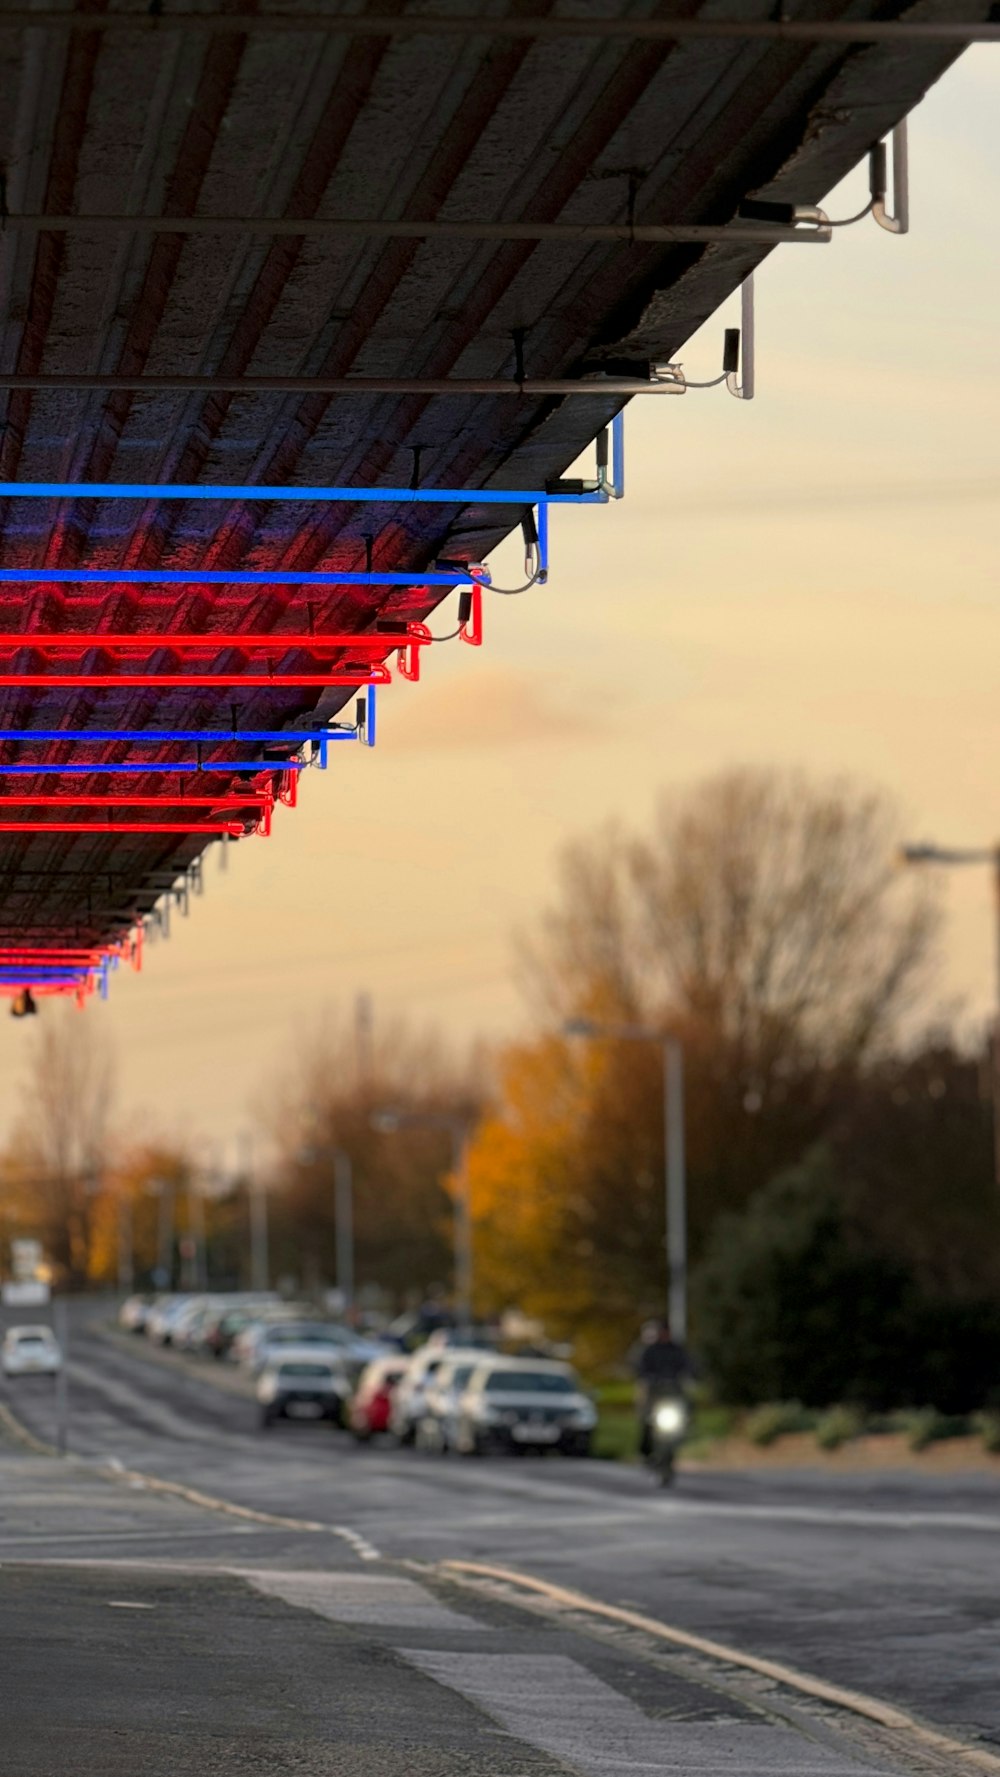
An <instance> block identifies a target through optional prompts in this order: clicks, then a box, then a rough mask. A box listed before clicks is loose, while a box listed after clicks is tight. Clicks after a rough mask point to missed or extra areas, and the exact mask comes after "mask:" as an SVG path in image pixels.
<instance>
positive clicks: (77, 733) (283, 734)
mask: <svg viewBox="0 0 1000 1777" xmlns="http://www.w3.org/2000/svg"><path fill="white" fill-rule="evenodd" d="M357 738H358V737H357V735H356V734H354V733H352V732H351V731H350V730H349V729H345V728H292V729H286V728H229V729H226V728H0V740H17V741H56V740H74V741H106V740H132V741H144V742H145V743H146V745H147V746H158V745H159V743H160V742H161V741H175V740H187V741H202V742H203V743H204V745H205V746H219V747H224V746H227V745H228V744H229V743H230V742H232V741H236V740H240V741H243V740H246V741H271V742H276V741H288V742H289V744H290V745H292V746H301V745H302V744H303V743H304V742H305V741H307V740H312V741H316V742H319V741H321V740H325V741H331V740H357Z"/></svg>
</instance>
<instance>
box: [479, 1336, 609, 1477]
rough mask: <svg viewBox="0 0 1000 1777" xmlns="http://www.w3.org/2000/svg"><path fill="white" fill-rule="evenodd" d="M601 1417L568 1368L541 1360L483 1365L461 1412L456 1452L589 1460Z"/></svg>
mask: <svg viewBox="0 0 1000 1777" xmlns="http://www.w3.org/2000/svg"><path fill="white" fill-rule="evenodd" d="M596 1424H597V1412H596V1409H595V1407H594V1403H593V1401H592V1400H591V1399H590V1396H589V1395H588V1394H586V1393H585V1392H584V1390H583V1387H582V1386H581V1384H580V1382H579V1380H578V1379H577V1377H576V1376H575V1374H574V1372H573V1371H572V1370H571V1369H570V1367H569V1365H568V1364H561V1363H552V1362H550V1361H546V1360H545V1359H541V1358H513V1357H508V1358H491V1359H489V1360H488V1361H487V1362H486V1363H482V1362H480V1363H479V1364H478V1365H477V1367H476V1369H475V1370H474V1371H473V1374H472V1377H471V1378H470V1381H469V1386H468V1388H467V1389H466V1390H465V1393H464V1394H463V1395H462V1397H461V1400H460V1401H459V1403H458V1408H457V1424H456V1429H455V1448H456V1449H457V1450H460V1451H461V1452H462V1454H463V1456H484V1455H486V1454H487V1453H488V1452H490V1451H493V1450H513V1451H523V1450H560V1451H561V1452H562V1453H563V1455H565V1456H589V1455H590V1444H591V1439H592V1437H593V1433H594V1427H595V1426H596Z"/></svg>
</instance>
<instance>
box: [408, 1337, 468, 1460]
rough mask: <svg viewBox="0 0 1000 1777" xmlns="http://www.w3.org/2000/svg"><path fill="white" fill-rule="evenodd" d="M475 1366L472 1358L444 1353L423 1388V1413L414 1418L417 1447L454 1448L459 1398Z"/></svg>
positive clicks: (431, 1448)
mask: <svg viewBox="0 0 1000 1777" xmlns="http://www.w3.org/2000/svg"><path fill="white" fill-rule="evenodd" d="M475 1368H476V1363H475V1359H474V1358H472V1357H465V1358H463V1359H462V1361H461V1362H460V1363H452V1362H451V1360H450V1358H449V1357H448V1355H447V1353H445V1361H444V1363H442V1365H441V1367H440V1369H437V1370H435V1371H434V1374H433V1375H432V1376H431V1379H430V1381H429V1383H428V1385H427V1387H426V1389H425V1391H424V1406H423V1413H422V1415H421V1417H420V1419H418V1421H417V1430H416V1440H415V1441H416V1444H417V1447H418V1449H420V1450H440V1451H442V1452H443V1451H447V1450H454V1448H455V1438H456V1435H457V1430H458V1412H459V1402H460V1401H461V1398H462V1396H463V1394H464V1393H465V1390H466V1389H467V1387H468V1386H469V1383H470V1381H471V1379H472V1376H473V1373H474V1371H475Z"/></svg>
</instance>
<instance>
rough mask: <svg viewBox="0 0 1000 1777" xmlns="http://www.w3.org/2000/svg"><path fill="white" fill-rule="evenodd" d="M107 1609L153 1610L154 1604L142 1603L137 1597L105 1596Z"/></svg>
mask: <svg viewBox="0 0 1000 1777" xmlns="http://www.w3.org/2000/svg"><path fill="white" fill-rule="evenodd" d="M104 1602H105V1604H106V1605H107V1607H108V1609H109V1610H155V1609H156V1605H155V1604H143V1603H142V1602H141V1601H140V1600H139V1599H138V1598H106V1599H105V1600H104Z"/></svg>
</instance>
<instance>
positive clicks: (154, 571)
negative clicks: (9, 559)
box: [0, 568, 489, 642]
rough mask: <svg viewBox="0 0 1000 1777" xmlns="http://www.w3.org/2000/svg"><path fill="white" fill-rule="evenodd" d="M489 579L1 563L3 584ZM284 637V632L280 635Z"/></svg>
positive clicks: (459, 582)
mask: <svg viewBox="0 0 1000 1777" xmlns="http://www.w3.org/2000/svg"><path fill="white" fill-rule="evenodd" d="M477 580H478V581H479V583H480V584H481V585H483V586H488V585H489V578H488V576H486V575H485V574H482V573H479V574H472V573H461V572H458V571H456V572H455V573H448V574H446V573H443V572H442V571H441V570H440V569H434V570H433V571H432V572H429V573H426V574H425V573H423V572H421V570H420V569H419V568H414V569H412V571H411V572H409V573H407V574H400V573H396V572H389V571H388V570H386V571H385V572H384V573H379V572H378V571H373V572H366V573H360V572H359V573H348V572H347V570H346V569H345V570H343V571H338V570H336V569H333V568H325V569H322V570H319V571H317V572H315V573H313V572H308V573H298V572H288V571H286V570H285V569H283V568H275V569H273V570H271V569H269V568H254V569H242V570H238V569H236V568H0V584H6V585H15V586H25V585H27V586H35V585H38V586H414V585H420V586H466V585H470V584H474V583H475V582H476V581H477ZM275 639H276V642H278V641H280V639H281V638H280V636H278V637H276V638H275Z"/></svg>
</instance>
